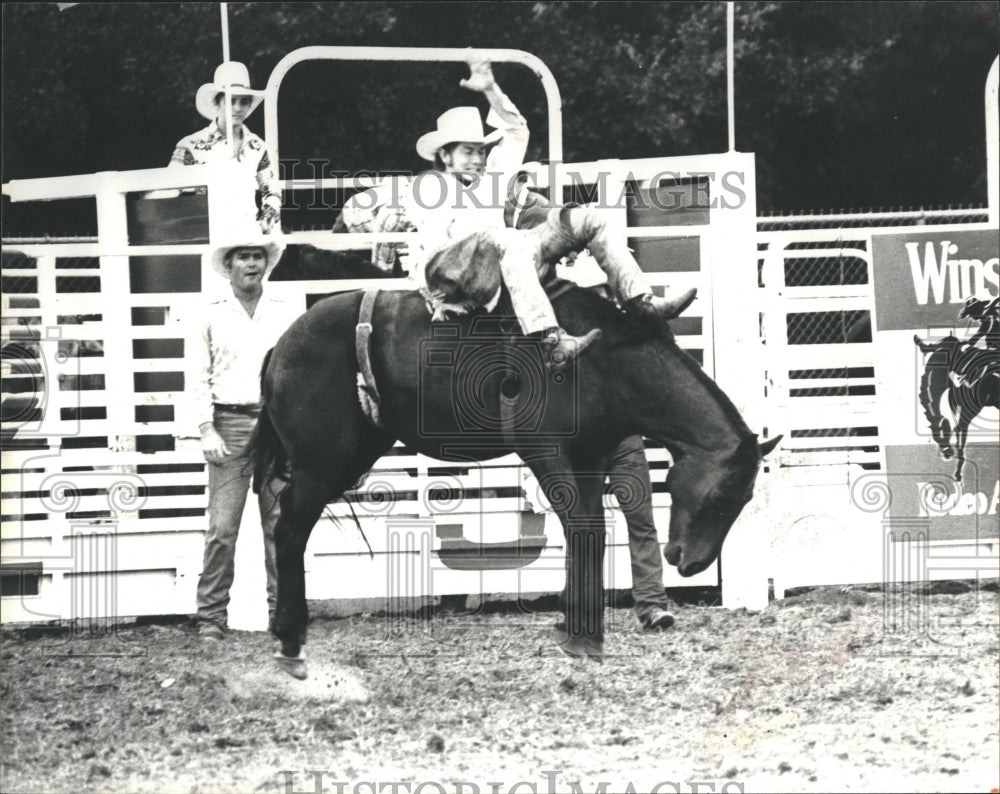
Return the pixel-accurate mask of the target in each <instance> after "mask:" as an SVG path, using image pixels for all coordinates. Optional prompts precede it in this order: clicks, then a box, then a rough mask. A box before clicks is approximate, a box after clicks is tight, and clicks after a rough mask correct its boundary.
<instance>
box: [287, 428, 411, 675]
mask: <svg viewBox="0 0 1000 794" xmlns="http://www.w3.org/2000/svg"><path fill="white" fill-rule="evenodd" d="M393 441H394V439H393V438H392V437H390V436H388V435H386V434H384V433H382V432H378V433H377V434H373V435H370V436H368V437H363V438H362V440H361V441H360V442H359V443H358V445H357V447H356V449H357V450H358V451H355V452H354V456H353V458H352V457H351V453H349V452H348V451H347V450H341V452H342V453H343V454H342V455H341V456H339V457H338V456H331V457H330V460H331V461H333V460H337V461H344V460H345V459H346V461H347V462H346V465H343V464H342V465H341V466H340V467H339V468H336V467H335V466H334V465H333V464H331V465H330V469H331V470H329V471H317V470H314V469H305V468H295V467H294V466H293V468H292V473H291V482H290V483H289V485H288V486H287V487H286V488H285V490H284V491H283V492H282V494H281V514H280V515H279V517H278V523H277V526H276V527H275V529H274V544H275V557H276V561H277V567H278V603H277V606H276V609H275V615H274V627H273V632H274V636H275V637H277V638H278V640H279V641H280V642H281V653H280V654H279V655H278V662H279V664H281V666H282V667H284V668H286V670H287V671H288V672H289V673H290V674H291V675H293V676H295V677H296V678H305V677H306V668H305V662H304V660H303V659H302V657H301V651H302V646H303V645H304V644H305V641H306V627H307V625H308V623H309V607H308V605H307V603H306V584H305V563H304V558H305V551H306V544H307V543H308V541H309V536H310V535H311V534H312V530H313V527H314V526H315V525H316V522H317V521H318V520H319V517H320V516H321V515H322V513H323V509H324V508H325V507H326V505H327V504H328V503H330V502H332V501H334V500H336V499H338V498H340V496H341V495H342V494H343V493H344V491H346V490H347V489H348V488H350V487H351V486H352V485H353V484H354V483H356V482H357V481H358V478H360V477H361V476H362V475H363V474H365V473H366V472H368V471H369V470H370V469H371V467H372V465H373V464H374V463H375V461H377V460H378V459H379V458H380V457H381V456H382V455H383V454H384V453H385V452H386V451H388V450H389V449H390V448H391V447H392V444H393Z"/></svg>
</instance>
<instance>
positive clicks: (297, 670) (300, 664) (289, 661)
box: [274, 651, 309, 681]
mask: <svg viewBox="0 0 1000 794" xmlns="http://www.w3.org/2000/svg"><path fill="white" fill-rule="evenodd" d="M274 660H275V661H276V662H277V663H278V667H280V668H281V669H282V670H284V671H285V672H286V673H288V674H289V675H290V676H291V677H292V678H297V679H299V680H300V681H302V680H305V679H306V678H307V677H308V676H309V671H308V670H306V655H305V652H302V653H300V654H299V655H298V656H285V655H284V654H283V653H282V652H281V651H276V652H275V654H274Z"/></svg>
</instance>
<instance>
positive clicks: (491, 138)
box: [417, 107, 503, 162]
mask: <svg viewBox="0 0 1000 794" xmlns="http://www.w3.org/2000/svg"><path fill="white" fill-rule="evenodd" d="M486 123H487V124H489V125H490V126H491V127H498V126H500V124H501V123H502V122H501V121H500V118H499V117H498V116H497V115H496V114H495V113H494V112H493V111H492V110H491V111H490V113H489V115H488V116H487V117H486ZM502 137H503V130H493V132H491V133H490V134H489V135H486V134H485V133H484V132H483V121H482V119H481V118H480V117H479V110H478V109H476V108H474V107H460V108H452V109H451V110H446V111H445V112H444V113H442V114H441V115H440V116H438V120H437V129H436V130H432V131H431V132H428V133H427V134H426V135H421V136H420V140H418V141H417V154H419V155H420V156H421V157H423V158H424V159H425V160H430V161H431V162H433V161H434V155H435V154H437V151H438V149H440V148H441V147H442V146H447V145H448V144H449V143H460V142H461V143H478V144H483V145H486V144H490V143H496V142H497V141H499V140H500V139H501V138H502Z"/></svg>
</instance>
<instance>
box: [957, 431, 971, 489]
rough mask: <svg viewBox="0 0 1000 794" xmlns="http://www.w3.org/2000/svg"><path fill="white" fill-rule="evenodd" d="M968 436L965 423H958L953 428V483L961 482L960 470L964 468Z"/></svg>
mask: <svg viewBox="0 0 1000 794" xmlns="http://www.w3.org/2000/svg"><path fill="white" fill-rule="evenodd" d="M968 435H969V427H968V425H966V424H965V422H959V423H958V424H957V425H956V426H955V451H956V455H957V460H956V462H955V482H962V470H963V469H964V468H965V441H966V439H967V438H968Z"/></svg>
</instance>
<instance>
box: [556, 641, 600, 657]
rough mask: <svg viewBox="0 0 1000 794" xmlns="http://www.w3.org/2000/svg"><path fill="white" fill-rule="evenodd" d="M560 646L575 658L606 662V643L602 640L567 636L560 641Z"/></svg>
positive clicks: (565, 652)
mask: <svg viewBox="0 0 1000 794" xmlns="http://www.w3.org/2000/svg"><path fill="white" fill-rule="evenodd" d="M559 648H560V650H562V652H563V653H564V654H566V655H567V656H572V657H573V658H574V659H591V660H593V661H595V662H599V663H603V662H604V643H603V642H602V641H601V640H595V639H593V638H584V637H567V638H566V639H565V640H563V641H562V642H560V643H559Z"/></svg>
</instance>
